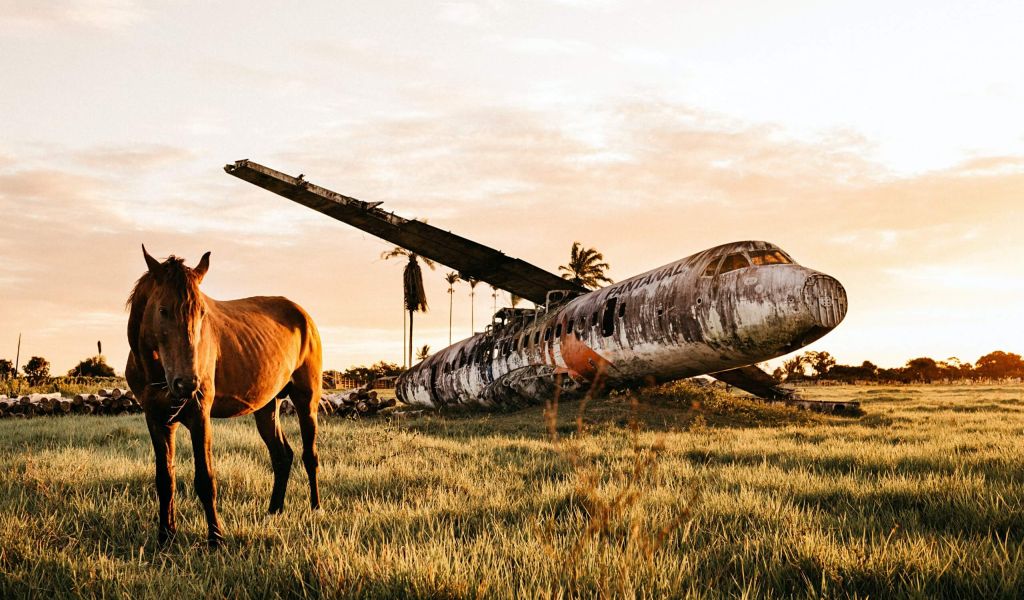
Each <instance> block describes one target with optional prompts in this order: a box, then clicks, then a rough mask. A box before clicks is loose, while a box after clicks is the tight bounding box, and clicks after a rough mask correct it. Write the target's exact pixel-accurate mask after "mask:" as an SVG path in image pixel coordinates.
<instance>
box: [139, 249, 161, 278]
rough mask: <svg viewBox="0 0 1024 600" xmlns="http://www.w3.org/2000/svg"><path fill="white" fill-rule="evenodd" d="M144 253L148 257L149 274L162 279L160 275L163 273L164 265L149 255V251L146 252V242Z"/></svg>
mask: <svg viewBox="0 0 1024 600" xmlns="http://www.w3.org/2000/svg"><path fill="white" fill-rule="evenodd" d="M142 255H143V256H145V257H146V266H147V267H149V274H150V275H152V276H153V277H156V278H157V279H160V275H161V273H163V267H162V266H160V263H159V262H157V260H156V259H155V258H153V257H152V256H150V255H149V252H146V245H145V244H143V245H142Z"/></svg>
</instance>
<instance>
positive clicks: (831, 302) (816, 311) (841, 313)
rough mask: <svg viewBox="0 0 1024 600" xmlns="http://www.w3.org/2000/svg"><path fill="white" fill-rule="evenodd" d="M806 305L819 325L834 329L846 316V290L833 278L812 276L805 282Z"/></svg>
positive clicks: (819, 275) (818, 275) (820, 275)
mask: <svg viewBox="0 0 1024 600" xmlns="http://www.w3.org/2000/svg"><path fill="white" fill-rule="evenodd" d="M804 304H806V305H807V308H808V309H809V310H810V312H811V315H812V316H813V317H814V320H815V321H817V323H818V325H820V326H822V327H828V328H829V329H832V328H833V327H835V326H836V325H839V323H840V322H841V321H842V320H843V317H845V316H846V306H847V304H846V290H845V289H844V288H843V284H841V283H839V282H838V281H837V280H836V279H835V278H833V277H829V276H828V275H822V274H820V273H819V274H817V275H811V276H810V277H808V278H807V281H806V282H804Z"/></svg>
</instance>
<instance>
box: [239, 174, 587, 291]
mask: <svg viewBox="0 0 1024 600" xmlns="http://www.w3.org/2000/svg"><path fill="white" fill-rule="evenodd" d="M224 170H225V171H227V172H228V174H230V175H234V176H235V177H238V178H239V179H244V180H245V181H248V182H249V183H252V184H254V185H257V186H259V187H261V188H263V189H266V190H269V191H271V192H274V193H275V194H278V195H280V196H284V197H285V198H288V199H289V200H293V201H295V202H298V203H299V204H302V205H303V206H307V207H309V208H312V209H313V210H316V211H319V212H322V213H323V214H325V215H327V216H329V217H333V218H335V219H337V220H339V221H344V222H345V223H348V224H349V225H352V226H353V227H357V228H359V229H362V230H363V231H365V232H367V233H371V234H373V235H375V236H377V237H379V238H381V239H384V240H387V241H389V242H391V243H393V244H396V245H398V246H401V247H402V248H405V249H407V250H409V251H411V252H415V253H416V254H419V255H420V256H424V257H426V258H429V259H430V260H433V261H436V262H439V263H441V264H442V265H445V266H447V267H450V268H452V269H455V270H456V271H458V272H459V274H460V275H461V276H462V277H463V278H464V279H465V278H469V277H473V278H476V279H479V280H481V281H485V282H487V283H489V284H491V285H493V286H495V287H498V288H501V289H503V290H506V291H509V292H512V293H513V294H515V295H517V296H520V297H522V298H526V299H527V300H530V301H531V302H533V303H534V304H544V301H545V299H546V297H547V293H548V292H549V291H551V290H573V291H578V292H586V291H588V290H587V289H586V288H584V287H583V286H581V285H579V284H576V283H573V282H571V281H568V280H566V279H562V278H561V277H559V276H558V275H556V274H554V273H551V272H549V271H545V270H544V269H541V268H540V267H537V266H534V265H531V264H530V263H528V262H525V261H522V260H519V259H518V258H512V257H511V256H506V255H505V254H504V253H503V252H500V251H498V250H495V249H494V248H488V247H487V246H484V245H483V244H478V243H476V242H474V241H472V240H468V239H466V238H464V237H461V236H458V235H455V234H453V233H451V232H449V231H445V230H443V229H438V228H437V227H433V226H431V225H427V224H426V223H424V222H422V221H416V220H410V219H404V218H402V217H399V216H398V215H396V214H394V213H389V212H386V211H383V210H381V209H380V208H378V206H379V205H380V204H381V203H380V202H363V201H361V200H356V199H355V198H350V197H348V196H344V195H342V194H339V193H337V192H332V191H331V190H329V189H327V188H322V187H320V186H318V185H314V184H312V183H309V182H308V181H306V180H305V179H304V178H303V176H302V175H299V176H298V177H292V176H291V175H286V174H284V173H282V172H280V171H275V170H274V169H271V168H269V167H265V166H263V165H260V164H257V163H254V162H252V161H249V160H240V161H237V162H235V163H234V164H229V165H226V166H225V167H224Z"/></svg>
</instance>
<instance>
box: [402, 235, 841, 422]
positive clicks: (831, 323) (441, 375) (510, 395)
mask: <svg viewBox="0 0 1024 600" xmlns="http://www.w3.org/2000/svg"><path fill="white" fill-rule="evenodd" d="M846 302H847V300H846V292H845V290H844V289H843V287H842V285H841V284H840V283H839V282H838V281H836V280H835V279H834V278H832V277H829V276H828V275H825V274H822V273H818V272H817V271H813V270H811V269H808V268H806V267H803V266H800V265H798V264H796V263H795V262H793V260H792V259H791V258H790V257H789V256H788V255H787V254H786V253H785V252H783V251H782V250H781V249H780V248H779V247H778V246H775V245H774V244H771V243H768V242H758V241H746V242H736V243H732V244H726V245H723V246H718V247H715V248H711V249H708V250H705V251H703V252H699V253H697V254H694V255H692V256H689V257H687V258H684V259H682V260H679V261H676V262H674V263H671V264H668V265H665V266H663V267H660V268H658V269H654V270H652V271H649V272H647V273H643V274H641V275H637V276H636V277H632V278H630V279H626V280H624V281H621V282H619V283H616V284H613V285H609V286H608V287H605V288H602V289H599V290H595V291H593V292H590V293H586V294H582V295H577V296H575V297H572V295H571V294H570V297H569V298H567V299H566V300H564V301H561V302H549V303H548V304H547V305H546V306H542V307H538V308H537V309H503V310H502V311H499V312H498V313H497V314H496V315H495V320H494V322H493V323H492V325H491V326H490V327H488V330H487V331H485V332H483V333H480V334H477V335H474V336H473V337H471V338H469V339H467V340H464V341H462V342H459V343H457V344H454V345H452V346H449V347H448V348H445V349H444V350H441V351H440V352H438V353H436V354H434V355H433V356H431V357H430V358H428V359H427V360H425V361H423V362H421V363H419V364H417V365H415V366H414V367H412V368H411V369H409V370H408V371H407V372H405V373H404V374H403V375H402V376H401V377H400V378H399V380H398V383H397V394H398V396H399V399H401V400H402V401H403V402H407V403H410V404H420V405H427V406H445V405H453V404H484V405H502V406H517V405H521V404H528V403H534V402H542V401H543V400H544V399H546V398H549V397H550V394H551V393H552V392H553V390H554V388H555V386H556V385H557V386H561V387H562V388H563V391H564V392H572V391H575V390H578V389H586V388H587V387H589V385H590V384H591V383H592V382H593V380H594V378H595V377H597V376H598V374H599V373H600V374H602V376H603V377H604V378H606V379H607V381H608V382H609V383H610V384H612V385H615V384H625V383H630V382H637V381H646V380H655V381H668V380H672V379H678V378H682V377H691V376H694V375H701V374H708V373H717V372H720V371H725V370H729V369H734V368H737V367H742V366H745V365H750V364H754V363H757V362H761V361H764V360H768V359H771V358H775V357H777V356H782V355H784V354H787V353H789V352H792V351H793V350H796V349H798V348H801V347H803V346H806V345H807V344H809V343H811V342H813V341H814V340H816V339H818V338H820V337H821V336H822V335H824V334H825V333H827V332H828V331H831V330H832V329H833V328H834V327H835V326H836V325H838V324H839V322H840V321H841V320H842V318H843V317H844V316H845V314H846Z"/></svg>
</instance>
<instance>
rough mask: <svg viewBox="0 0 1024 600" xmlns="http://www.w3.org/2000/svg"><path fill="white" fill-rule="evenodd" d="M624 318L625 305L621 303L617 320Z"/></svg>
mask: <svg viewBox="0 0 1024 600" xmlns="http://www.w3.org/2000/svg"><path fill="white" fill-rule="evenodd" d="M625 316H626V303H625V302H623V303H621V304H619V318H620V319H621V318H622V317H625Z"/></svg>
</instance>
